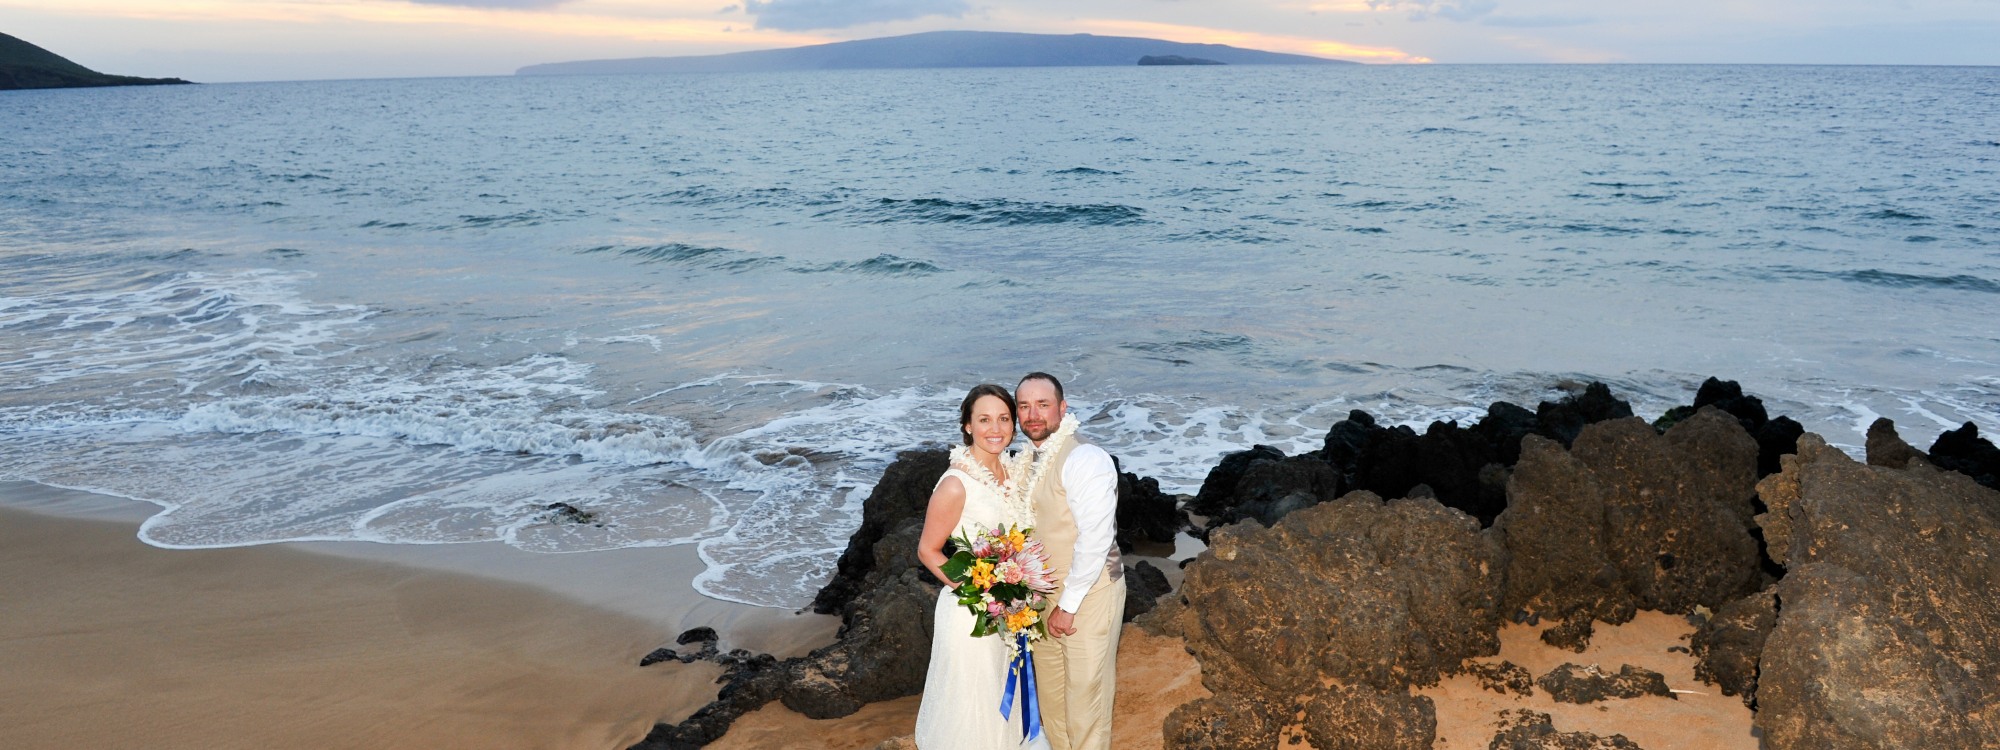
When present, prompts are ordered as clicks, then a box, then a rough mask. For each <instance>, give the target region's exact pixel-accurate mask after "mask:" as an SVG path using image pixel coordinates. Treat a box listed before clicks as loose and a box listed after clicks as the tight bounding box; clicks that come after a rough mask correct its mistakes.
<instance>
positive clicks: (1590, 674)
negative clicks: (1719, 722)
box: [1535, 664, 1674, 703]
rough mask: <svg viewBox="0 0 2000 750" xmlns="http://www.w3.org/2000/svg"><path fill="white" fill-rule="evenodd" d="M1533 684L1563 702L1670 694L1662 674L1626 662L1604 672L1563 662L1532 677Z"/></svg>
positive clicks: (1594, 701)
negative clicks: (1611, 670)
mask: <svg viewBox="0 0 2000 750" xmlns="http://www.w3.org/2000/svg"><path fill="white" fill-rule="evenodd" d="M1535 686H1536V687H1539V688H1541V689H1542V690H1543V691H1544V692H1547V693H1548V694H1549V697H1551V698H1554V699H1556V700H1558V701H1561V702H1563V703H1596V702H1598V701H1603V700H1613V699H1622V698H1637V697H1639V696H1642V695H1658V696H1662V697H1666V698H1672V697H1674V693H1673V691H1672V690H1669V689H1668V688H1667V678H1666V677H1665V676H1664V675H1661V674H1660V673H1659V672H1655V671H1653V670H1650V669H1645V668H1642V667H1635V666H1632V665H1630V664H1626V665H1624V666H1621V667H1619V668H1618V671H1617V672H1606V671H1604V670H1603V669H1601V668H1599V667H1598V666H1597V665H1595V664H1589V665H1576V664H1564V665H1562V666H1559V667H1556V668H1555V669H1552V670H1549V673H1548V674H1545V675H1542V676H1541V679H1538V680H1535Z"/></svg>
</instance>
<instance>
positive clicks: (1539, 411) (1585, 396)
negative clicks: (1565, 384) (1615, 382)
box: [1535, 383, 1632, 446]
mask: <svg viewBox="0 0 2000 750" xmlns="http://www.w3.org/2000/svg"><path fill="white" fill-rule="evenodd" d="M1630 416H1632V405H1631V404H1628V403H1625V402H1624V401H1620V400H1618V398H1617V397H1616V396H1613V395H1611V387H1610V386H1607V385H1605V384H1603V383H1591V384H1590V385H1587V386H1584V389H1583V392H1582V393H1572V394H1570V395H1568V396H1564V397H1563V398H1562V400H1560V401H1555V402H1549V401H1543V402H1542V403H1541V404H1540V405H1538V406H1536V407H1535V421H1536V423H1537V426H1536V428H1535V434H1537V435H1541V436H1542V437H1546V438H1549V439H1552V440H1554V441H1556V442H1558V443H1562V444H1563V445H1565V446H1567V445H1569V444H1570V443H1573V442H1575V441H1576V436H1577V435H1579V434H1582V433H1583V428H1584V427H1585V426H1586V425H1593V424H1596V423H1598V422H1603V421H1607V420H1612V419H1624V418H1626V417H1630Z"/></svg>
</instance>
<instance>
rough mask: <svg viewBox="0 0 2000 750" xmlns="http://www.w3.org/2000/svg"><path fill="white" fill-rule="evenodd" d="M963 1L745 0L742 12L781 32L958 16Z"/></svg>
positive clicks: (963, 8) (758, 25)
mask: <svg viewBox="0 0 2000 750" xmlns="http://www.w3.org/2000/svg"><path fill="white" fill-rule="evenodd" d="M968 9H969V6H968V5H967V3H966V0H744V2H743V11H744V12H746V13H749V14H750V15H753V16H756V17H757V28H760V29H778V30H781V31H808V30H813V29H843V28H847V27H849V26H859V25H861V24H864V23H881V22H884V21H908V20H910V19H914V18H925V17H928V16H946V17H950V18H958V17H960V16H963V15H965V11H966V10H968Z"/></svg>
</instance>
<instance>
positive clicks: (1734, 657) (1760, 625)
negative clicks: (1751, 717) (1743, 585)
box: [1689, 586, 1778, 707]
mask: <svg viewBox="0 0 2000 750" xmlns="http://www.w3.org/2000/svg"><path fill="white" fill-rule="evenodd" d="M1777 622H1778V590H1777V588H1776V587H1775V586H1774V587H1771V588H1767V589H1765V590H1763V591H1760V592H1757V593H1755V594H1751V595H1749V596H1746V597H1743V598H1741V599H1738V600H1736V601H1733V602H1730V603H1728V604H1725V605H1723V606H1722V608H1721V609H1718V610H1716V611H1715V616H1713V617H1710V618H1709V619H1708V621H1707V622H1705V623H1702V625H1701V627H1699V628H1697V629H1695V631H1694V639H1693V640H1692V641H1691V642H1690V643H1689V650H1690V651H1692V652H1693V653H1694V656H1695V658H1696V659H1699V660H1700V661H1699V662H1697V663H1696V664H1695V667H1694V675H1695V676H1696V677H1699V678H1701V679H1702V680H1703V681H1705V682H1709V683H1712V684H1715V685H1717V686H1719V687H1721V688H1722V694H1723V695H1739V696H1742V697H1743V705H1746V706H1752V707H1754V706H1756V705H1757V667H1758V663H1759V661H1760V660H1761V658H1762V655H1763V653H1764V641H1765V639H1767V638H1769V637H1770V635H1771V628H1773V627H1775V626H1776V625H1777Z"/></svg>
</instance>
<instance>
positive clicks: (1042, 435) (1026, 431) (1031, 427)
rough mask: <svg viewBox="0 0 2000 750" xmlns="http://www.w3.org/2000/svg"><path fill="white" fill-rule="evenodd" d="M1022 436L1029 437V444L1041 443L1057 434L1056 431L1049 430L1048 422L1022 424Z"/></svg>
mask: <svg viewBox="0 0 2000 750" xmlns="http://www.w3.org/2000/svg"><path fill="white" fill-rule="evenodd" d="M1021 434H1023V435H1026V436H1028V440H1029V442H1034V443H1040V442H1042V441H1044V440H1047V439H1049V436H1050V435H1054V434H1056V431H1055V430H1051V429H1049V423H1047V422H1022V423H1021Z"/></svg>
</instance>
